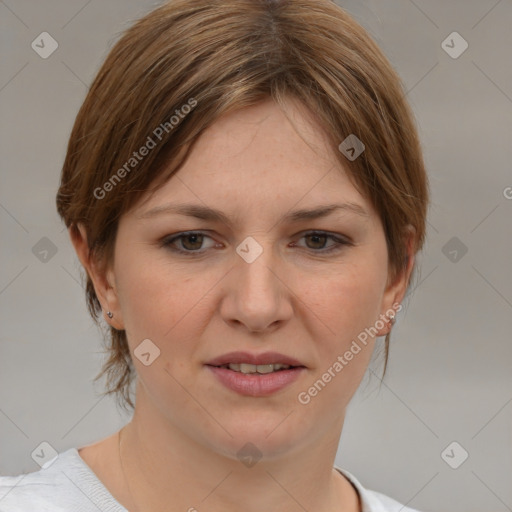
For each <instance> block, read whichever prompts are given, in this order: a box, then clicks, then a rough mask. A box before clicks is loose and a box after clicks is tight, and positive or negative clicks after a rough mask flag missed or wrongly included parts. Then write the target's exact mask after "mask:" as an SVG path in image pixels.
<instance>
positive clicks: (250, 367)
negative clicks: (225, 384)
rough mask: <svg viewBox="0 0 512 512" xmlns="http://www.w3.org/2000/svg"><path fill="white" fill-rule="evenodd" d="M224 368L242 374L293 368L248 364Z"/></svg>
mask: <svg viewBox="0 0 512 512" xmlns="http://www.w3.org/2000/svg"><path fill="white" fill-rule="evenodd" d="M222 368H229V369H230V370H233V371H235V372H241V373H245V374H247V373H272V372H275V371H278V370H287V369H288V368H291V367H290V365H288V364H280V363H278V364H258V365H256V364H247V363H230V364H228V365H223V366H222Z"/></svg>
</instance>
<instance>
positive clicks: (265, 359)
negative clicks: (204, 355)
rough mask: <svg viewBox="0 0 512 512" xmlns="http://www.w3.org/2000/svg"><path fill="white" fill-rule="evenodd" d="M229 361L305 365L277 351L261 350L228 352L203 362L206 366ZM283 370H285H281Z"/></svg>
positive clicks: (220, 364)
mask: <svg viewBox="0 0 512 512" xmlns="http://www.w3.org/2000/svg"><path fill="white" fill-rule="evenodd" d="M229 363H235V364H237V363H238V364H240V363H246V364H256V365H258V364H279V363H280V364H287V365H288V366H302V367H305V365H304V364H302V363H301V362H300V361H298V360H297V359H294V358H293V357H289V356H286V355H284V354H280V353H279V352H263V353H262V354H251V353H250V352H240V351H239V352H229V353H228V354H223V355H221V356H219V357H216V358H214V359H212V360H211V361H208V362H207V363H205V364H206V365H208V366H222V365H223V364H229ZM282 371H285V370H282Z"/></svg>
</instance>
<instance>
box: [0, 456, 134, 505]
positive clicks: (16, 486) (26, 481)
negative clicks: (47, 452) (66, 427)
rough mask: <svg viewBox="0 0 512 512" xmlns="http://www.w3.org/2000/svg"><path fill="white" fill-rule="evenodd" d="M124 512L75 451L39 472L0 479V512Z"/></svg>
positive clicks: (55, 460) (54, 460) (60, 457)
mask: <svg viewBox="0 0 512 512" xmlns="http://www.w3.org/2000/svg"><path fill="white" fill-rule="evenodd" d="M98 509H99V510H104V511H105V512H106V511H108V512H124V511H125V509H124V508H123V507H121V506H120V505H119V504H118V503H117V502H115V501H114V500H113V498H112V496H111V495H110V494H109V493H108V491H107V490H106V488H105V487H104V486H103V485H102V484H101V482H100V481H99V480H98V479H97V478H96V476H95V475H94V473H93V472H92V471H91V470H90V468H88V467H87V465H86V464H85V462H84V461H83V460H82V459H81V457H80V455H79V454H78V450H77V449H76V448H70V449H68V450H67V451H64V452H62V453H59V454H58V455H57V457H55V458H54V459H53V460H52V461H51V462H48V463H47V464H46V465H45V466H44V467H43V468H42V469H40V470H38V471H34V472H32V473H24V474H21V475H16V476H0V512H29V511H30V512H34V511H37V512H64V511H66V512H67V511H69V510H73V511H75V512H89V511H97V510H98Z"/></svg>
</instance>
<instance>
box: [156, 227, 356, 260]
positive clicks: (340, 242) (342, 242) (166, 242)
mask: <svg viewBox="0 0 512 512" xmlns="http://www.w3.org/2000/svg"><path fill="white" fill-rule="evenodd" d="M191 235H203V236H205V237H207V238H211V237H210V236H208V235H207V234H206V233H204V232H202V231H184V232H182V233H179V234H177V235H172V236H171V237H170V238H169V237H167V238H164V239H163V240H162V242H161V246H162V247H166V248H167V249H169V250H171V251H172V252H175V253H178V254H184V255H185V254H186V255H187V256H192V255H200V254H204V253H205V252H206V251H205V250H203V251H191V250H188V251H187V250H183V249H178V248H177V247H172V244H173V243H174V242H176V241H177V240H181V239H183V238H186V237H188V236H191ZM307 236H325V237H327V238H328V239H329V238H330V239H331V240H333V241H334V242H335V244H334V245H332V246H331V247H330V248H329V249H319V250H315V249H308V248H306V250H307V251H311V252H313V253H317V254H330V253H332V252H336V251H340V250H341V249H343V247H344V246H346V245H353V244H352V243H351V242H349V241H348V240H346V239H342V238H339V237H337V236H334V235H331V234H330V233H326V232H325V231H308V232H307V233H305V234H304V235H302V236H301V238H304V237H307Z"/></svg>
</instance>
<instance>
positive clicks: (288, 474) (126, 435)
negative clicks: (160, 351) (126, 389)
mask: <svg viewBox="0 0 512 512" xmlns="http://www.w3.org/2000/svg"><path fill="white" fill-rule="evenodd" d="M342 424H343V420H341V421H340V425H339V429H338V430H337V431H334V432H333V433H332V435H330V436H325V435H324V436H322V438H321V439H319V440H317V442H316V443H315V444H314V445H308V446H304V447H302V448H301V449H293V450H291V449H288V450H287V452H286V453H284V454H282V455H279V456H278V457H272V458H270V457H268V456H263V458H262V459H261V460H259V461H258V462H256V463H255V464H254V465H252V464H251V462H249V460H248V459H244V460H245V461H246V463H243V462H241V460H238V459H237V458H233V457H232V456H230V455H229V454H227V453H226V454H224V453H219V452H218V451H216V450H215V449H212V446H207V445H205V443H201V442H198V441H197V440H195V439H193V437H191V436H190V435H189V432H184V431H183V430H182V429H179V428H177V426H176V425H174V424H172V423H171V422H170V421H169V420H168V419H165V421H164V418H162V416H160V415H159V414H158V412H157V409H156V408H154V407H150V406H149V405H148V403H147V401H146V400H137V407H136V410H135V413H134V416H133V419H132V420H131V422H130V423H128V424H127V425H126V426H125V427H124V429H123V433H122V446H121V452H120V453H121V459H120V465H121V469H122V472H123V474H124V478H125V484H126V487H127V491H128V492H127V495H129V496H131V498H130V499H131V501H132V502H131V503H129V504H126V505H125V504H124V505H125V507H126V508H129V509H130V510H133V511H134V512H142V511H144V512H152V511H157V510H167V511H169V512H178V511H180V512H183V511H184V510H186V511H189V512H194V511H195V510H196V509H197V510H202V509H208V510H209V511H210V512H220V511H222V512H226V511H231V510H233V511H235V510H240V509H242V508H243V509H245V510H246V511H247V512H260V511H261V510H267V511H269V512H273V511H276V512H277V511H279V512H296V511H299V510H300V511H302V510H315V511H316V512H330V511H334V510H338V511H339V510H346V511H350V512H356V511H359V510H360V505H359V502H358V496H357V493H356V491H355V489H354V488H353V487H352V485H351V484H350V483H349V482H348V481H347V480H346V478H345V477H343V476H342V475H341V474H340V473H338V472H337V471H335V470H334V469H333V464H334V458H335V455H336V450H337V447H338V441H339V436H340V434H341V427H342ZM244 444H245V442H240V446H243V445H244ZM213 448H214V447H213ZM248 497H250V499H248ZM127 505H128V506H127Z"/></svg>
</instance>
